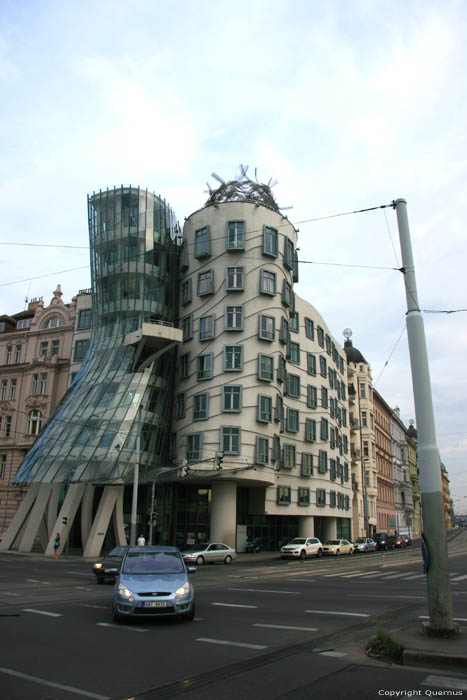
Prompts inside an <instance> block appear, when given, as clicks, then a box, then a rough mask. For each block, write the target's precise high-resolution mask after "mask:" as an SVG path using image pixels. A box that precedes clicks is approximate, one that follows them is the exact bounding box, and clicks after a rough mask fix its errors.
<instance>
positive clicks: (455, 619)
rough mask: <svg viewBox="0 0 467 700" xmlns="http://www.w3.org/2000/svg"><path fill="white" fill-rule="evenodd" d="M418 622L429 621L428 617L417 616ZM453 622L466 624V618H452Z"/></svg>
mask: <svg viewBox="0 0 467 700" xmlns="http://www.w3.org/2000/svg"><path fill="white" fill-rule="evenodd" d="M418 617H419V619H420V620H429V619H430V618H429V616H428V615H419V616H418ZM452 619H453V620H454V621H455V622H467V617H453V618H452Z"/></svg>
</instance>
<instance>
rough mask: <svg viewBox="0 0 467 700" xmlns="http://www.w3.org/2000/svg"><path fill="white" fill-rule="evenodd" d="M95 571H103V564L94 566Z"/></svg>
mask: <svg viewBox="0 0 467 700" xmlns="http://www.w3.org/2000/svg"><path fill="white" fill-rule="evenodd" d="M94 569H102V564H94Z"/></svg>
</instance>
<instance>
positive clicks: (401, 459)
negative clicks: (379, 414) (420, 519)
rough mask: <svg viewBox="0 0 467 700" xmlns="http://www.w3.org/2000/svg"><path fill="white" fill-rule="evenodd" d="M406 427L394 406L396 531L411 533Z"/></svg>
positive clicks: (393, 444) (392, 441) (410, 489)
mask: <svg viewBox="0 0 467 700" xmlns="http://www.w3.org/2000/svg"><path fill="white" fill-rule="evenodd" d="M406 434H407V429H406V427H405V425H404V424H403V422H402V421H401V418H400V410H399V408H397V407H396V408H395V409H394V410H393V412H392V416H391V444H392V468H393V477H394V506H395V509H396V526H395V529H396V530H397V532H398V533H401V534H408V535H410V534H411V533H412V527H413V512H414V503H413V496H412V482H411V479H410V465H409V455H408V445H407V439H406Z"/></svg>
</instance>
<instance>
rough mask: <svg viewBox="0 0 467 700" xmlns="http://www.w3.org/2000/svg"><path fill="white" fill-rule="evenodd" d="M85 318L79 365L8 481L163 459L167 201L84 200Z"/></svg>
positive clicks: (125, 193)
mask: <svg viewBox="0 0 467 700" xmlns="http://www.w3.org/2000/svg"><path fill="white" fill-rule="evenodd" d="M88 214H89V236H90V253H91V280H92V292H93V323H92V335H91V341H90V346H89V350H88V353H87V356H86V359H85V362H84V363H83V366H82V368H81V370H80V372H79V374H78V376H77V377H76V378H75V381H74V382H73V384H72V385H71V387H70V389H69V390H68V392H67V393H66V394H65V396H64V398H63V400H62V402H61V404H60V405H59V407H58V409H57V411H56V413H55V414H54V416H53V417H52V418H51V419H50V421H49V423H48V425H47V426H46V428H45V430H44V431H43V433H42V435H41V436H40V437H39V439H38V440H37V441H36V443H35V444H34V446H33V448H32V449H31V450H30V452H29V453H28V455H27V456H26V458H25V460H24V462H23V464H22V466H21V467H20V469H19V470H18V473H17V475H16V477H15V480H14V481H15V483H37V482H39V483H49V484H51V483H55V484H56V483H64V482H65V483H68V484H73V483H75V484H76V483H92V484H103V485H112V484H122V483H128V482H129V481H131V480H132V479H133V470H134V465H135V456H136V440H137V435H139V438H140V452H139V465H140V472H139V478H140V483H149V482H150V481H152V480H153V479H154V475H155V473H156V471H157V469H158V468H160V467H161V465H162V464H164V463H166V462H165V458H166V446H167V440H168V435H169V433H170V417H171V416H170V407H171V396H172V382H173V375H174V367H175V357H176V353H175V346H176V344H177V342H178V341H179V335H181V332H180V331H179V330H178V329H176V328H175V321H176V314H177V281H178V252H179V243H180V235H179V234H180V231H179V227H178V224H177V221H176V219H175V216H174V214H173V212H172V211H171V209H170V208H169V206H168V205H167V203H166V202H165V201H163V200H162V199H160V198H159V197H158V196H156V195H154V194H151V193H150V192H148V191H147V190H140V189H139V188H132V187H123V186H122V187H120V188H114V189H113V190H106V191H100V192H98V193H94V194H93V195H91V196H89V197H88Z"/></svg>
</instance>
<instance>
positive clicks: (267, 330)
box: [259, 314, 275, 340]
mask: <svg viewBox="0 0 467 700" xmlns="http://www.w3.org/2000/svg"><path fill="white" fill-rule="evenodd" d="M274 335H275V319H274V318H273V317H272V316H266V315H265V314H260V317H259V337H260V338H261V340H274Z"/></svg>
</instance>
